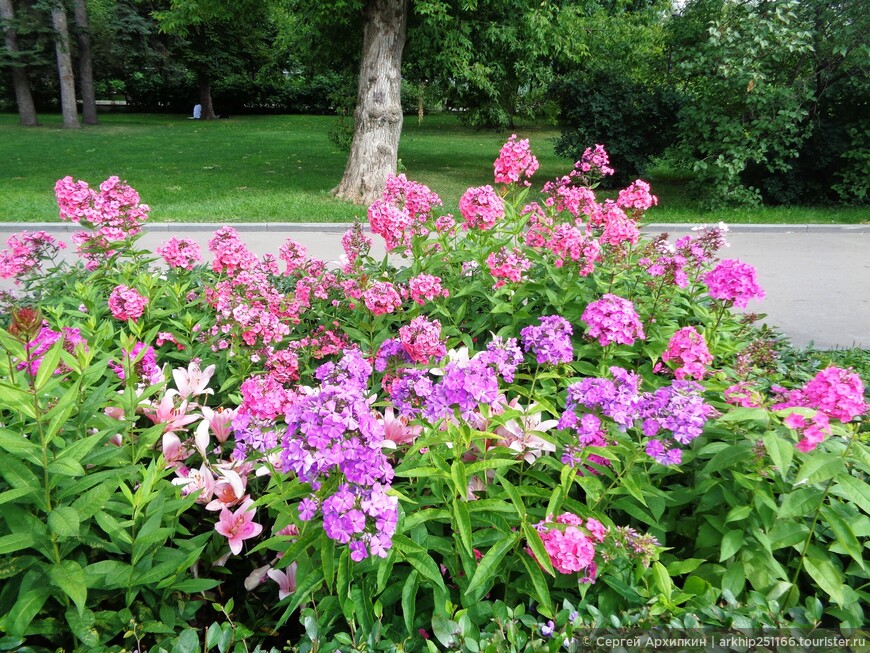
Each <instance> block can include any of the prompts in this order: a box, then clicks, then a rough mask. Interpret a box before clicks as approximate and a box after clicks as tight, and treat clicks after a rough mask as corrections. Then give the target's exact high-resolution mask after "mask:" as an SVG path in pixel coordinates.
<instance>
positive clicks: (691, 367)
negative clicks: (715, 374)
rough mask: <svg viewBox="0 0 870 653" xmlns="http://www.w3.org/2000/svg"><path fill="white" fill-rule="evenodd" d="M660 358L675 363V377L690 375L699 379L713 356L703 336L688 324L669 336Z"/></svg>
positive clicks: (681, 377) (702, 376)
mask: <svg viewBox="0 0 870 653" xmlns="http://www.w3.org/2000/svg"><path fill="white" fill-rule="evenodd" d="M662 360H663V361H664V362H666V363H667V362H669V361H673V362H674V363H676V364H677V368H676V370H674V376H676V378H678V379H684V378H686V377H690V378H694V379H697V380H698V381H700V380H702V379H703V378H704V375H705V374H706V373H707V366H709V365H710V363H712V362H713V356H712V355H711V354H710V350H709V349H708V348H707V341H706V340H704V336H703V335H701V334H700V333H698V331H697V329H695V327H691V326H688V327H683V328H682V329H679V330H678V331H677V332H676V333H674V335H673V336H671V339H670V340H669V341H668V347H667V349H666V350H665V351H664V352H663V353H662Z"/></svg>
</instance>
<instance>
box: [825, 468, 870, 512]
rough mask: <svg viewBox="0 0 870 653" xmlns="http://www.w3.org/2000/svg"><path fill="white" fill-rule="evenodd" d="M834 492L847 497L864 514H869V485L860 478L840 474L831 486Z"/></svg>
mask: <svg viewBox="0 0 870 653" xmlns="http://www.w3.org/2000/svg"><path fill="white" fill-rule="evenodd" d="M832 490H833V492H834V494H837V495H838V496H842V497H843V498H845V499H848V500H849V501H851V502H852V503H854V504H855V505H856V506H858V507H859V508H860V509H861V510H863V511H864V513H865V514H868V515H870V485H868V484H867V483H865V482H864V481H862V480H861V479H858V478H855V477H854V476H849V475H848V474H841V475H840V476H838V477H837V482H836V484H835V485H834V487H833V488H832Z"/></svg>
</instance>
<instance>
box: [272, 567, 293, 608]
mask: <svg viewBox="0 0 870 653" xmlns="http://www.w3.org/2000/svg"><path fill="white" fill-rule="evenodd" d="M268 576H269V578H271V579H272V580H274V581H275V582H276V583H278V600H279V601H282V600H284V599H286V598H287V597H288V596H290V595H291V594H292V593H293V592H295V591H296V563H295V562H291V563H290V565H289V566H288V567H287V569H286V571H281V570H280V569H270V570H269V571H268Z"/></svg>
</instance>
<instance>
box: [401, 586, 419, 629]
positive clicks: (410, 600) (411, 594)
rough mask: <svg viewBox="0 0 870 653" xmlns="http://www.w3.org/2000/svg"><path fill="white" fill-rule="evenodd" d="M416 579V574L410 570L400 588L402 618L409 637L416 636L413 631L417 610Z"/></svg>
mask: <svg viewBox="0 0 870 653" xmlns="http://www.w3.org/2000/svg"><path fill="white" fill-rule="evenodd" d="M417 578H418V574H417V572H416V571H414V570H413V569H412V570H411V573H410V574H408V578H407V579H406V580H405V584H404V585H403V586H402V618H403V619H404V621H405V628H406V629H407V630H408V634H409V635H411V636H414V635H416V634H417V632H416V631H415V630H414V616H415V614H416V609H417V587H418V584H417Z"/></svg>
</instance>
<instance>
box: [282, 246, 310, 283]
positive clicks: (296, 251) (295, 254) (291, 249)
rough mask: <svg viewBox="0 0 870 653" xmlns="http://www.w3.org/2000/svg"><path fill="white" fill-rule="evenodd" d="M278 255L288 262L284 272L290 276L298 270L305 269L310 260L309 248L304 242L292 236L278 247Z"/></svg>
mask: <svg viewBox="0 0 870 653" xmlns="http://www.w3.org/2000/svg"><path fill="white" fill-rule="evenodd" d="M278 256H279V258H280V259H281V260H282V261H284V263H285V264H286V266H287V267H286V269H285V270H284V274H285V275H286V276H288V277H289V276H290V275H291V274H293V273H294V272H296V271H297V270H304V269H305V266H306V264H307V262H308V248H306V247H305V245H303V244H302V243H298V242H296V241H295V240H293V239H292V238H288V239H287V240H286V241H285V242H284V244H283V245H281V247H279V248H278Z"/></svg>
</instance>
